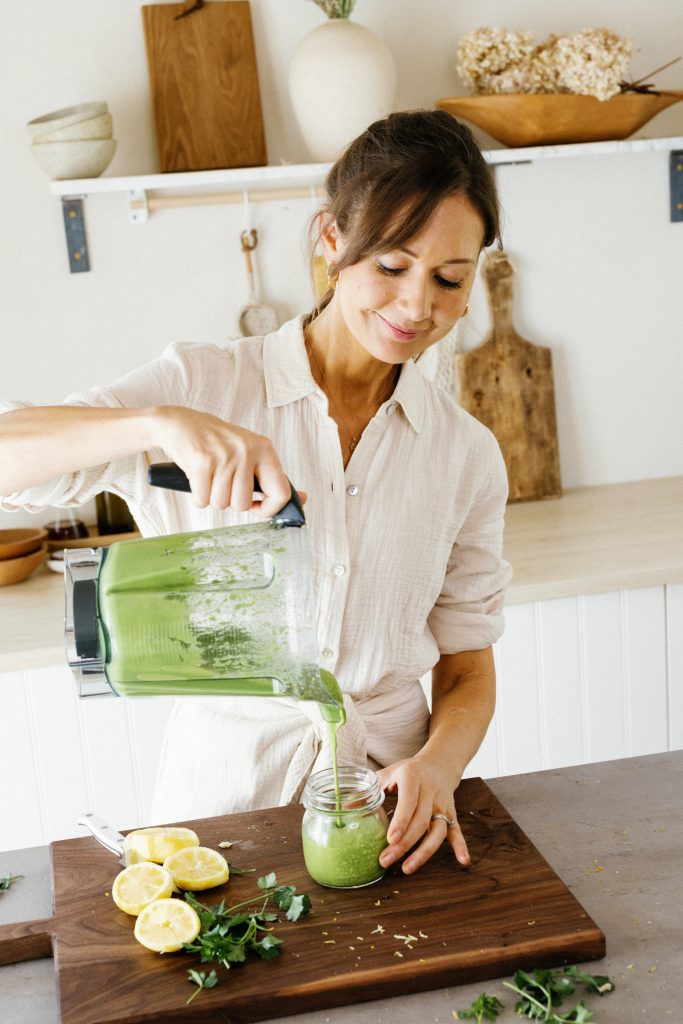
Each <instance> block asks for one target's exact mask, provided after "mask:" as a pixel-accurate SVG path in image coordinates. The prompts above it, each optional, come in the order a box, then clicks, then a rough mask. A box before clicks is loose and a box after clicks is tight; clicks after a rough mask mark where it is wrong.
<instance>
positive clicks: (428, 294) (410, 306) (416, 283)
mask: <svg viewBox="0 0 683 1024" xmlns="http://www.w3.org/2000/svg"><path fill="white" fill-rule="evenodd" d="M401 284H402V285H403V287H402V289H401V306H402V308H403V310H404V312H405V313H406V315H407V316H408V317H410V319H411V320H412V321H414V322H415V323H419V322H420V321H421V320H427V319H428V318H429V317H430V316H431V313H432V285H431V281H430V280H429V278H428V277H427V276H426V275H425V276H424V277H423V276H422V275H418V274H416V275H415V276H414V277H413V278H412V279H410V280H407V281H402V282H401Z"/></svg>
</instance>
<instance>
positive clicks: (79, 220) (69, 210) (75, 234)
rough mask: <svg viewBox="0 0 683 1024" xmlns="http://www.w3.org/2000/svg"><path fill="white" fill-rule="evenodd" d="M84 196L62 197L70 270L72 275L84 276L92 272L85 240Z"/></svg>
mask: <svg viewBox="0 0 683 1024" xmlns="http://www.w3.org/2000/svg"><path fill="white" fill-rule="evenodd" d="M84 198H85V197H84V196H62V213H63V214H64V231H65V232H66V248H67V252H68V253H69V270H70V271H71V273H72V274H83V273H87V271H88V270H90V260H89V259H88V246H87V243H86V240H85V216H84V213H83V199H84Z"/></svg>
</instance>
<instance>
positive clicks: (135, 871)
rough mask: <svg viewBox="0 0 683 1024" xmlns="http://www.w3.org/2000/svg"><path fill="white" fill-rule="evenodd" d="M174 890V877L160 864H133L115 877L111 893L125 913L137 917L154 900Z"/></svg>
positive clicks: (164, 896) (162, 897)
mask: <svg viewBox="0 0 683 1024" xmlns="http://www.w3.org/2000/svg"><path fill="white" fill-rule="evenodd" d="M172 892H173V878H172V876H171V875H170V874H169V873H168V871H167V870H166V868H162V867H161V865H160V864H149V863H141V864H131V865H130V866H129V867H127V868H124V869H123V871H121V872H119V874H118V875H117V876H116V878H115V879H114V884H113V886H112V889H111V894H112V897H113V900H114V903H115V904H116V906H117V907H118V908H119V910H122V911H123V912H124V914H132V916H133V917H137V915H138V914H140V913H141V912H142V911H143V910H144V909H145V907H147V906H149V904H150V903H152V902H153V901H154V900H161V899H165V898H166V897H167V896H170V895H171V893H172Z"/></svg>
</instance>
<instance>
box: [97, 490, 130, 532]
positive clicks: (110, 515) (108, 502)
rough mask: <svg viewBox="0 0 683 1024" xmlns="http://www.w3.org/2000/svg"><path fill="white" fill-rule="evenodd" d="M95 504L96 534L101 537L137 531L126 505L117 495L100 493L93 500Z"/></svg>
mask: <svg viewBox="0 0 683 1024" xmlns="http://www.w3.org/2000/svg"><path fill="white" fill-rule="evenodd" d="M95 504H96V507H97V532H98V534H99V535H100V536H101V537H104V536H106V535H107V534H114V533H133V532H134V531H135V530H137V526H136V525H135V520H134V519H133V517H132V515H131V514H130V509H129V508H128V505H126V503H125V501H124V500H123V498H120V497H119V495H118V494H111V493H110V492H109V491H101V492H100V494H98V495H97V497H96V499H95Z"/></svg>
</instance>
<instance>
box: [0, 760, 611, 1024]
mask: <svg viewBox="0 0 683 1024" xmlns="http://www.w3.org/2000/svg"><path fill="white" fill-rule="evenodd" d="M457 803H458V813H459V818H460V821H461V824H462V828H463V832H464V834H465V836H466V838H467V841H468V844H469V848H470V853H471V855H472V860H473V865H472V867H471V869H470V870H469V871H465V870H464V869H462V868H460V867H459V866H458V865H457V863H456V861H455V859H454V857H453V854H452V851H451V850H450V847H447V846H446V845H445V844H444V846H443V847H442V849H441V850H440V851H439V852H438V853H437V854H436V855H435V856H434V857H433V858H432V860H431V861H430V862H429V863H428V864H427V865H425V867H423V868H422V869H421V870H420V871H418V872H416V874H415V875H413V876H412V877H407V876H404V875H402V874H401V872H400V869H398V868H392V869H391V870H390V871H389V872H387V874H386V875H385V877H384V878H383V879H382V880H381V881H380V882H378V883H376V884H375V885H371V886H368V887H367V888H363V889H355V890H332V889H325V888H323V887H321V886H318V885H316V884H315V883H314V882H312V881H311V879H310V878H309V877H308V875H307V873H306V869H305V866H304V862H303V855H302V849H301V839H300V827H301V817H302V808H301V807H300V806H290V807H282V808H276V809H273V810H265V811H253V812H250V813H246V814H236V815H230V816H227V817H223V818H208V819H205V820H200V821H196V822H190V823H189V824H191V826H192V827H193V828H194V829H195V831H196V832H197V834H198V835H199V838H200V841H201V842H202V844H203V845H205V846H217V845H218V843H220V842H222V841H225V840H228V841H230V842H233V843H234V844H235V845H233V846H232V847H231V849H230V850H229V851H228V857H229V859H230V860H231V861H233V862H234V863H235V864H238V865H241V866H244V867H253V868H256V870H257V873H256V874H249V875H241V876H235V877H234V878H233V879H231V880H230V882H229V883H228V885H227V886H223V887H221V888H220V889H215V890H210V891H208V892H206V893H204V899H203V901H204V902H207V903H210V904H212V903H217V902H218V901H219V900H220V898H221V897H222V896H225V897H226V899H227V900H228V903H229V904H232V903H237V902H239V901H240V900H243V899H246V898H247V897H248V896H250V895H251V894H252V893H253V892H254V890H255V889H256V884H255V879H256V878H257V877H258V875H261V874H265V873H266V872H268V871H275V872H276V873H277V876H278V881H279V882H280V883H281V884H294V885H296V886H297V887H298V889H299V891H300V892H301V891H303V892H307V893H308V894H309V895H310V897H311V900H312V904H313V906H312V911H311V913H310V915H308V916H307V917H305V918H302V919H301V920H300V921H298V922H296V923H291V922H288V921H286V920H284V915H281V916H282V918H283V920H282V923H281V924H279V925H276V926H275V933H276V934H277V935H278V936H279V937H280V938H281V939H283V941H284V946H283V952H282V955H281V956H280V957H279V958H278V959H277V960H273V961H270V962H264V961H261V960H259V959H258V958H256V959H254V960H253V961H249V962H247V963H246V964H244V965H241V966H237V967H234V968H232V969H231V970H230V971H227V972H226V971H224V970H223V969H222V968H218V971H219V977H220V981H219V984H218V985H217V986H216V987H215V988H213V989H208V990H205V991H203V992H200V993H199V994H198V995H197V997H196V998H195V999H194V1001H193V1002H192V1003H191V1005H190V1006H187V1005H186V1000H187V999H188V998H189V996H190V995H191V994H192V992H193V991H194V986H191V985H190V983H189V982H188V979H187V970H188V968H189V967H194V968H199V966H200V965H199V963H198V962H197V959H196V958H194V957H191V956H189V955H187V954H184V953H177V954H173V955H165V956H160V955H158V954H156V953H152V952H150V951H148V950H146V949H144V948H143V947H142V946H141V945H139V944H138V943H137V942H136V941H135V939H134V937H133V925H134V919H133V918H131V917H128V916H127V915H125V914H123V913H122V912H121V911H119V910H118V909H117V908H116V906H115V905H114V903H113V901H112V899H111V896H110V892H111V885H112V882H113V879H114V877H115V875H116V873H117V871H118V870H119V869H120V866H119V865H118V862H117V860H116V859H115V858H114V857H113V856H112V854H110V853H108V852H107V851H106V850H104V849H103V848H102V847H100V846H99V845H98V844H97V843H96V842H95V840H94V839H92V838H91V837H88V838H84V839H71V840H66V841H62V842H57V843H53V844H52V846H51V851H52V873H53V886H54V911H55V912H54V917H53V918H50V919H48V920H45V921H33V922H22V923H19V924H16V925H4V926H3V927H0V964H3V963H12V962H16V961H19V960H28V959H36V958H39V957H44V956H49V955H50V953H51V952H53V954H54V958H55V970H56V972H57V976H58V986H59V1001H60V1009H61V1021H62V1024H115V1022H116V1024H121V1022H123V1021H126V1022H132V1024H136V1022H137V1024H142V1022H144V1024H153V1022H158V1024H167V1022H171V1021H184V1022H192V1021H205V1020H209V1019H210V1020H214V1021H217V1020H224V1021H228V1020H229V1021H233V1022H240V1021H256V1020H266V1019H268V1018H272V1017H275V1016H277V1017H279V1016H283V1015H287V1014H293V1013H302V1012H306V1011H311V1010H323V1009H325V1008H328V1007H331V1006H339V1005H344V1004H351V1003H358V1002H363V1001H365V1000H370V999H380V998H386V997H389V996H395V995H399V994H403V993H407V992H420V991H424V990H426V989H434V988H440V987H444V986H448V985H457V984H462V983H465V982H471V981H476V980H480V979H485V978H492V977H499V976H501V975H505V974H511V973H512V972H513V971H514V970H515V969H517V968H521V967H527V968H528V967H532V966H540V965H543V966H546V967H548V966H552V965H557V964H566V963H569V962H570V963H576V962H581V961H585V960H594V959H597V958H599V957H602V956H604V954H605V937H604V935H603V933H602V932H601V931H600V929H599V928H598V927H597V925H596V924H595V923H594V922H593V921H592V920H591V918H590V917H589V916H588V914H587V913H586V912H585V911H584V910H583V908H582V907H581V905H580V904H579V903H578V902H577V900H576V899H575V897H574V896H572V894H571V893H570V892H569V890H568V889H567V887H566V886H565V885H564V883H563V882H562V881H561V880H560V879H559V878H558V877H557V875H556V874H555V872H554V871H553V870H552V868H551V867H550V865H549V864H548V863H547V862H546V861H545V860H544V859H543V857H542V856H541V855H540V853H539V852H538V850H537V849H536V848H535V847H534V846H533V844H532V843H531V842H530V841H529V839H528V838H527V837H526V835H525V834H524V833H523V832H522V831H521V829H520V828H519V827H518V826H517V825H516V824H515V822H514V821H513V820H512V819H511V817H510V816H509V814H508V813H507V811H506V810H505V808H504V807H503V806H502V804H500V803H499V801H498V800H497V799H496V798H495V797H494V795H493V793H492V792H491V790H490V789H489V788H488V786H487V785H486V784H485V783H484V782H482V780H481V779H467V780H466V781H464V782H463V783H462V785H461V787H460V789H459V791H458V801H457ZM19 867H20V865H19ZM199 895H200V896H201V894H199ZM409 936H414V940H413V941H409V942H406V937H409ZM206 969H210V965H209V966H207V967H206Z"/></svg>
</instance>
